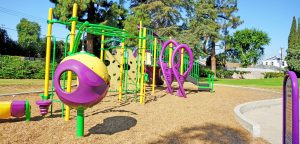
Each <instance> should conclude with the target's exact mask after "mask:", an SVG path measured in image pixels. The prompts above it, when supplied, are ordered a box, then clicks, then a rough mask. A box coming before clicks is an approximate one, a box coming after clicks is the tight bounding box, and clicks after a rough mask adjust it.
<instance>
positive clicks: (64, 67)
mask: <svg viewBox="0 0 300 144" xmlns="http://www.w3.org/2000/svg"><path fill="white" fill-rule="evenodd" d="M65 71H73V72H75V73H76V74H77V76H78V80H79V86H78V87H77V89H76V90H75V91H74V92H71V93H68V92H65V91H64V90H62V88H61V86H60V79H59V78H60V76H61V75H62V73H63V72H65ZM54 87H55V91H56V93H57V95H58V97H59V98H60V100H61V101H62V102H64V103H65V104H67V105H69V106H71V107H77V106H83V107H90V106H93V105H95V104H97V103H98V102H100V101H101V100H102V99H103V98H104V97H105V95H106V93H107V90H108V88H109V86H108V85H107V84H106V82H105V81H104V80H103V79H102V78H101V77H100V76H98V75H97V74H96V73H95V72H93V71H92V70H91V69H89V68H88V67H86V66H85V65H84V64H82V63H80V62H79V61H76V60H67V61H64V62H63V63H61V64H59V65H58V67H57V68H56V70H55V73H54Z"/></svg>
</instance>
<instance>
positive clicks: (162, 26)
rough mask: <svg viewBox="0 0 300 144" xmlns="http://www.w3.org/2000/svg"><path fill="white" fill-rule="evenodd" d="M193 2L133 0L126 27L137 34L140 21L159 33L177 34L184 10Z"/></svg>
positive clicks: (187, 0) (165, 34) (166, 34)
mask: <svg viewBox="0 0 300 144" xmlns="http://www.w3.org/2000/svg"><path fill="white" fill-rule="evenodd" d="M191 3H192V1H191V0H186V1H181V0H147V1H146V0H131V3H130V8H131V12H130V15H129V16H128V19H126V22H125V29H126V30H129V31H130V32H131V33H135V34H137V30H136V29H135V30H134V29H132V27H133V28H136V26H137V25H139V21H143V25H144V26H147V27H151V28H153V29H154V30H155V31H156V32H157V33H158V34H159V35H164V36H167V37H169V36H173V37H174V36H175V35H177V32H178V29H179V27H178V24H179V22H180V21H181V20H183V15H182V14H183V13H182V12H183V11H184V10H185V9H186V8H187V7H188V5H190V4H191Z"/></svg>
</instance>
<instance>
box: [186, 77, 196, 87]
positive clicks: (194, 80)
mask: <svg viewBox="0 0 300 144" xmlns="http://www.w3.org/2000/svg"><path fill="white" fill-rule="evenodd" d="M186 81H188V82H191V83H193V84H194V85H198V84H199V83H198V80H197V79H195V78H193V77H192V76H188V77H187V78H186Z"/></svg>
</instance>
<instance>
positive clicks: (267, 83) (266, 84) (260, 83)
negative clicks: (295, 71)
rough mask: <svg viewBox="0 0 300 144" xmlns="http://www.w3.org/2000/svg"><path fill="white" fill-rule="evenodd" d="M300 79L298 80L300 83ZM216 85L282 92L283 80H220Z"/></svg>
mask: <svg viewBox="0 0 300 144" xmlns="http://www.w3.org/2000/svg"><path fill="white" fill-rule="evenodd" d="M299 80H300V79H298V81H299ZM215 83H216V84H226V85H235V86H243V87H255V88H262V89H271V90H275V91H281V89H282V84H283V78H270V79H218V80H216V81H215Z"/></svg>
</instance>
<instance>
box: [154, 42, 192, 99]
mask: <svg viewBox="0 0 300 144" xmlns="http://www.w3.org/2000/svg"><path fill="white" fill-rule="evenodd" d="M170 43H172V44H173V45H174V46H175V47H176V48H175V49H174V51H173V53H172V57H171V65H172V67H171V68H169V67H168V63H167V62H164V61H163V59H164V53H165V51H166V48H167V46H168V45H169V44H170ZM182 49H184V50H185V51H186V52H187V53H188V56H189V63H188V65H189V67H188V69H187V71H186V72H184V73H183V74H182V75H181V74H180V72H179V68H180V65H181V56H180V55H181V54H182V53H181V50H182ZM178 54H179V59H178V62H177V63H176V62H175V57H176V55H178ZM193 63H194V59H193V53H192V50H191V49H190V48H189V47H188V46H187V45H186V44H180V45H179V44H178V43H177V42H176V41H175V40H168V41H166V42H165V43H164V44H163V47H162V50H161V53H160V55H159V64H160V67H161V70H162V73H163V76H164V78H165V80H166V84H167V90H166V92H167V93H171V94H172V93H173V89H172V83H173V81H174V78H175V79H176V80H177V82H178V84H179V89H178V90H177V94H176V95H178V96H180V97H186V94H185V90H184V88H183V84H184V81H185V79H186V78H187V76H188V75H189V73H190V72H191V70H192V68H193Z"/></svg>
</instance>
